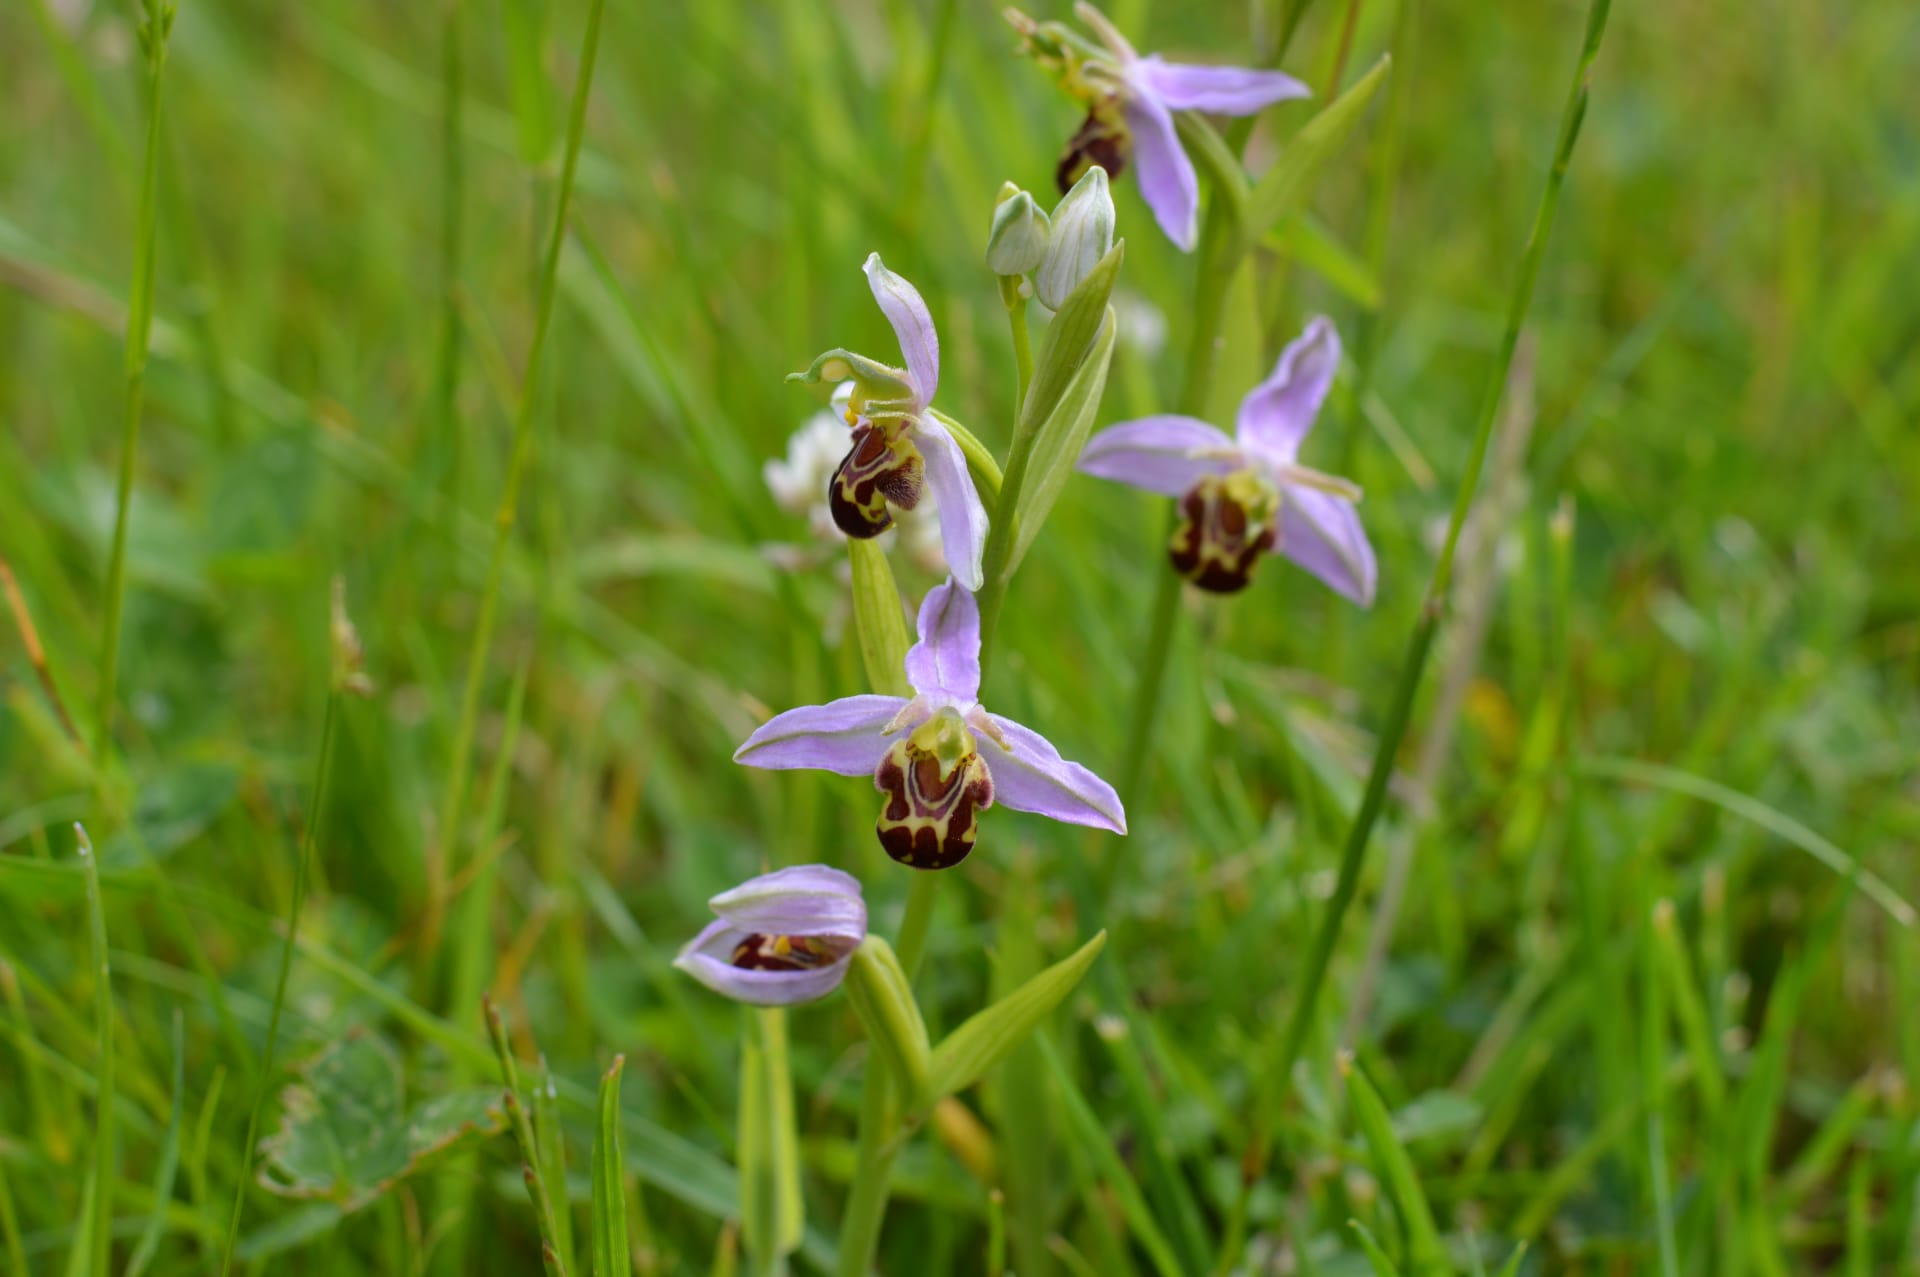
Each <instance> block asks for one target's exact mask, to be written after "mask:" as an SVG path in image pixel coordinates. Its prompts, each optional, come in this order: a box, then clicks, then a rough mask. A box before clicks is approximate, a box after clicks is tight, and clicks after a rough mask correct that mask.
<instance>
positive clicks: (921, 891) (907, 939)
mask: <svg viewBox="0 0 1920 1277" xmlns="http://www.w3.org/2000/svg"><path fill="white" fill-rule="evenodd" d="M939 886H940V873H939V871H938V870H924V871H923V870H915V871H914V874H913V881H911V882H910V883H908V884H907V909H906V912H905V913H904V914H902V915H901V918H900V935H899V938H898V939H897V940H896V941H895V942H894V946H893V951H894V953H895V955H896V956H898V957H899V959H900V969H901V970H903V971H905V972H906V973H907V979H909V980H911V979H913V978H914V977H915V976H917V975H918V974H919V973H920V959H921V958H922V957H924V956H926V948H927V931H928V929H929V927H930V926H931V924H932V922H933V897H934V893H935V891H937V890H938V889H939Z"/></svg>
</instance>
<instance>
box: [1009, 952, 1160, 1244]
mask: <svg viewBox="0 0 1920 1277" xmlns="http://www.w3.org/2000/svg"><path fill="white" fill-rule="evenodd" d="M1105 936H1106V932H1104V931H1103V932H1101V933H1100V934H1099V935H1098V936H1095V937H1094V940H1095V941H1098V940H1101V939H1104V938H1105ZM1091 943H1093V942H1092V941H1089V944H1091ZM1085 952H1086V950H1085V949H1082V950H1081V953H1085ZM1074 956H1075V957H1078V956H1079V954H1075V955H1074ZM1068 961H1072V959H1068ZM1045 974H1046V973H1045V972H1042V973H1041V977H1038V978H1044V976H1045ZM1016 996H1018V995H1016ZM1034 1041H1035V1042H1037V1043H1038V1044H1039V1046H1040V1054H1041V1055H1042V1056H1043V1057H1045V1059H1046V1061H1047V1067H1048V1069H1050V1070H1051V1071H1052V1073H1053V1080H1054V1083H1055V1085H1057V1086H1058V1087H1059V1088H1060V1098H1061V1100H1062V1101H1063V1102H1064V1104H1063V1106H1064V1108H1065V1110H1066V1117H1067V1124H1068V1125H1069V1126H1070V1127H1072V1129H1073V1133H1074V1136H1075V1138H1076V1139H1077V1140H1078V1142H1079V1145H1080V1147H1081V1149H1082V1151H1084V1152H1085V1153H1086V1154H1087V1155H1088V1156H1089V1157H1090V1158H1091V1159H1092V1161H1093V1164H1094V1166H1095V1167H1096V1168H1097V1169H1098V1170H1099V1172H1100V1174H1101V1175H1102V1176H1104V1177H1105V1179H1106V1181H1107V1186H1108V1188H1110V1189H1111V1190H1112V1191H1113V1195H1114V1197H1116V1198H1117V1199H1118V1200H1119V1202H1120V1213H1121V1214H1122V1215H1124V1216H1126V1220H1127V1228H1128V1229H1129V1230H1130V1231H1131V1232H1132V1233H1133V1235H1134V1238H1135V1239H1136V1240H1137V1241H1139V1243H1140V1248H1141V1249H1142V1250H1144V1251H1146V1252H1147V1255H1148V1256H1149V1257H1150V1258H1151V1259H1152V1260H1153V1266H1154V1270H1155V1271H1156V1272H1158V1273H1159V1274H1160V1277H1181V1268H1180V1261H1179V1260H1178V1259H1177V1258H1175V1257H1174V1253H1173V1247H1172V1246H1171V1245H1170V1244H1168V1242H1167V1236H1166V1234H1165V1233H1164V1232H1162V1231H1161V1228H1160V1225H1159V1222H1158V1221H1157V1220H1155V1219H1154V1217H1153V1212H1152V1211H1151V1210H1149V1209H1148V1208H1147V1202H1146V1199H1145V1198H1143V1197H1141V1196H1140V1186H1139V1185H1138V1184H1136V1183H1134V1181H1133V1175H1132V1173H1131V1172H1130V1171H1129V1170H1128V1169H1127V1167H1126V1164H1125V1163H1123V1162H1122V1161H1121V1160H1120V1155H1119V1154H1118V1153H1116V1152H1114V1150H1113V1133H1112V1132H1111V1131H1109V1130H1108V1129H1107V1127H1106V1124H1105V1123H1103V1122H1101V1120H1100V1119H1099V1118H1098V1117H1096V1116H1095V1115H1094V1112H1093V1109H1092V1108H1091V1107H1090V1106H1089V1105H1088V1104H1087V1100H1086V1097H1085V1096H1084V1095H1081V1094H1080V1088H1079V1087H1077V1086H1075V1085H1074V1084H1073V1078H1072V1077H1071V1076H1070V1075H1069V1074H1068V1073H1067V1066H1066V1065H1064V1064H1062V1063H1061V1062H1060V1053H1059V1052H1058V1051H1056V1050H1054V1049H1053V1043H1051V1042H1049V1041H1048V1040H1047V1037H1046V1035H1045V1034H1041V1035H1040V1036H1039V1037H1037V1038H1035V1039H1034Z"/></svg>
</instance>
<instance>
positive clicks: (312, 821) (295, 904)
mask: <svg viewBox="0 0 1920 1277" xmlns="http://www.w3.org/2000/svg"><path fill="white" fill-rule="evenodd" d="M339 705H340V691H339V689H338V688H337V687H336V688H333V689H331V690H329V691H328V692H327V709H326V716H325V717H324V718H323V719H322V720H321V724H320V758H319V760H318V761H317V762H316V763H315V764H314V768H313V794H312V796H311V797H310V798H309V799H308V800H307V828H306V832H305V834H304V836H303V837H302V838H301V842H300V863H299V864H298V865H297V866H295V868H294V872H293V899H292V900H290V901H289V902H288V903H287V935H286V939H285V940H284V941H282V943H281V945H280V974H279V976H278V978H277V979H276V980H275V981H274V985H273V1010H272V1012H271V1013H270V1014H269V1015H268V1017H267V1045H266V1053H265V1055H264V1056H263V1057H262V1058H261V1060H260V1077H259V1081H258V1083H257V1084H256V1085H255V1086H254V1088H253V1105H252V1107H250V1108H249V1109H248V1110H247V1137H246V1139H244V1140H243V1141H241V1144H240V1174H239V1176H238V1177H237V1179H236V1180H235V1182H234V1186H233V1212H232V1213H231V1214H230V1215H228V1217H227V1244H226V1248H225V1249H224V1250H223V1251H222V1252H221V1259H220V1272H221V1274H222V1277H224V1275H225V1274H226V1273H229V1272H231V1271H232V1270H233V1247H234V1242H235V1239H237V1238H238V1237H239V1235H240V1212H241V1209H242V1208H243V1207H244V1206H245V1205H246V1200H247V1183H248V1181H249V1180H250V1179H251V1178H252V1169H253V1145H254V1136H255V1135H256V1134H257V1133H258V1131H259V1128H260V1110H261V1109H262V1108H264V1107H265V1106H266V1102H267V1091H268V1090H269V1089H270V1088H271V1087H272V1085H273V1052H274V1048H275V1047H276V1046H277V1045H278V1044H279V1041H280V1012H281V1011H282V1010H283V1009H284V1008H285V1006H286V1003H287V976H288V975H289V973H291V972H292V970H293V947H294V937H295V935H296V934H297V933H298V931H299V927H300V905H301V903H302V901H303V900H304V899H305V897H306V893H307V877H308V873H309V871H310V869H311V866H312V864H313V844H314V841H315V839H316V838H317V836H318V832H319V829H320V814H321V812H322V811H323V810H324V809H325V800H326V794H327V770H328V766H329V764H330V762H331V760H332V758H333V725H334V719H335V718H336V716H337V715H338V712H339Z"/></svg>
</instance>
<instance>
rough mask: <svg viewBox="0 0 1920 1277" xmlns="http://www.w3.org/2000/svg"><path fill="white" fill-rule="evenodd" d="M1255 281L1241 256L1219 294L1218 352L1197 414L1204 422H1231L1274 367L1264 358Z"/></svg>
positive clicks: (1263, 334) (1264, 334)
mask: <svg viewBox="0 0 1920 1277" xmlns="http://www.w3.org/2000/svg"><path fill="white" fill-rule="evenodd" d="M1257 278H1258V276H1257V272H1256V271H1255V270H1254V266H1253V259H1252V258H1251V257H1242V258H1241V259H1240V261H1239V263H1238V264H1237V265H1236V266H1235V267H1234V268H1233V274H1232V276H1231V278H1229V280H1228V281H1227V286H1226V289H1225V290H1224V292H1223V293H1222V300H1221V307H1220V335H1219V339H1218V350H1219V353H1218V354H1216V355H1215V356H1214V361H1213V380H1212V383H1211V384H1210V385H1209V386H1208V387H1207V388H1206V391H1207V394H1206V399H1205V402H1204V408H1203V411H1202V412H1201V413H1200V416H1201V418H1202V419H1203V420H1206V421H1228V422H1230V421H1232V420H1233V419H1234V416H1235V414H1236V413H1238V412H1239V410H1240V400H1241V399H1242V397H1244V396H1245V395H1246V393H1247V392H1248V391H1249V390H1251V389H1253V387H1254V386H1256V385H1258V384H1259V382H1260V379H1261V378H1262V377H1263V376H1265V375H1266V373H1267V370H1268V369H1270V368H1272V367H1273V364H1272V363H1271V362H1270V361H1269V359H1268V357H1267V332H1266V321H1265V320H1264V319H1263V318H1262V316H1261V314H1260V290H1259V287H1258V285H1257V283H1256V282H1255V281H1256V279H1257Z"/></svg>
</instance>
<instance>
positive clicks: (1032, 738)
mask: <svg viewBox="0 0 1920 1277" xmlns="http://www.w3.org/2000/svg"><path fill="white" fill-rule="evenodd" d="M987 717H988V718H989V719H991V720H992V721H993V725H994V726H995V727H997V728H999V729H1000V734H1001V735H1002V736H1004V737H1006V740H1007V745H1008V746H1009V747H1010V748H1009V749H1002V748H1000V745H999V743H998V742H996V741H995V740H994V739H993V737H991V736H989V735H987V734H986V733H985V732H980V733H978V734H977V735H976V736H975V737H974V741H975V743H976V744H977V745H978V747H979V750H980V757H981V758H982V759H983V760H985V762H986V764H987V772H988V774H990V775H991V776H992V777H993V802H994V805H995V806H996V807H1011V808H1012V809H1013V810H1015V811H1031V812H1036V813H1038V814H1039V815H1042V816H1047V817H1050V818H1052V819H1054V820H1064V821H1066V822H1067V823H1068V824H1073V825H1092V826H1093V827H1094V828H1095V829H1110V830H1112V831H1113V832H1114V833H1116V834H1124V833H1126V832H1127V813H1126V809H1125V808H1123V807H1121V805H1120V795H1118V794H1116V793H1114V792H1113V786H1112V785H1109V784H1108V783H1107V782H1106V781H1104V780H1101V779H1100V778H1099V777H1098V776H1096V775H1094V774H1093V773H1092V772H1090V771H1088V770H1087V769H1086V768H1084V767H1082V766H1081V765H1080V764H1079V763H1070V762H1068V761H1067V760H1066V759H1064V758H1062V757H1060V751H1059V750H1057V749H1055V748H1054V747H1053V743H1052V742H1051V741H1049V740H1048V739H1047V738H1046V737H1044V736H1042V735H1041V734H1040V733H1039V732H1036V731H1034V730H1033V729H1032V728H1030V727H1022V726H1021V725H1020V724H1019V723H1016V722H1014V721H1013V720H1012V719H1010V718H1002V717H1001V716H1000V715H998V714H989V715H987Z"/></svg>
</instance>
